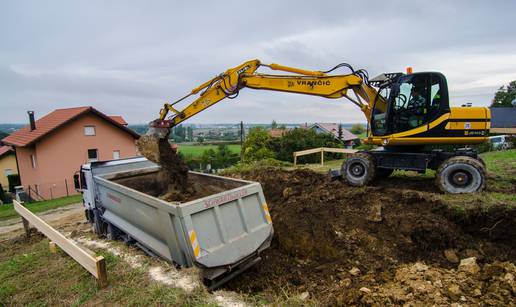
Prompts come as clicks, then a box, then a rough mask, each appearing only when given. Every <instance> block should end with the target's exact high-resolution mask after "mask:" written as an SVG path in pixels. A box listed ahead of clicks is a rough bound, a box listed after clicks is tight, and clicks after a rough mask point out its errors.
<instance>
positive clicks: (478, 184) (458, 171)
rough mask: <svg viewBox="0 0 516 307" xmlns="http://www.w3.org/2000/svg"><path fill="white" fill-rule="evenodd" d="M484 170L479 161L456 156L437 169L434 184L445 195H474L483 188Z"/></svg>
mask: <svg viewBox="0 0 516 307" xmlns="http://www.w3.org/2000/svg"><path fill="white" fill-rule="evenodd" d="M485 173H486V171H485V168H484V166H483V164H482V162H480V161H479V160H476V159H474V158H472V157H468V156H456V157H452V158H449V159H447V160H445V161H444V162H443V163H442V164H441V165H440V166H439V168H438V169H437V175H436V184H437V186H438V187H439V189H440V190H441V191H443V192H445V193H451V194H459V193H476V192H481V191H482V190H483V189H484V188H485V185H486V183H485Z"/></svg>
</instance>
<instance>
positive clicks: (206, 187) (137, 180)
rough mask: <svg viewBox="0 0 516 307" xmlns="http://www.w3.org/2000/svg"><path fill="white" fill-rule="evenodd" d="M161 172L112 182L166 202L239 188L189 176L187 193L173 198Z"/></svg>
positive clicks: (217, 180) (226, 183) (220, 181)
mask: <svg viewBox="0 0 516 307" xmlns="http://www.w3.org/2000/svg"><path fill="white" fill-rule="evenodd" d="M161 176H163V172H155V173H150V174H145V175H139V176H131V177H128V178H122V179H115V180H114V181H115V182H117V183H119V184H121V185H124V186H126V187H129V188H131V189H135V190H137V191H140V192H143V193H145V194H149V195H151V196H154V197H159V198H161V199H164V200H166V201H182V202H186V201H191V200H195V199H199V198H202V197H206V196H209V195H213V194H217V193H220V192H223V191H227V190H230V189H233V188H236V187H239V186H241V185H242V184H241V183H239V182H233V181H228V180H219V179H217V178H215V177H213V178H212V177H206V176H202V175H197V174H189V175H188V181H187V185H188V187H189V191H190V192H188V193H183V194H181V199H177V198H174V197H173V195H171V194H168V192H169V189H168V187H167V186H164V185H163V184H162V182H163V181H162V179H161V178H162V177H161Z"/></svg>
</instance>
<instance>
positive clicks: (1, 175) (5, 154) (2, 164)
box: [0, 146, 18, 191]
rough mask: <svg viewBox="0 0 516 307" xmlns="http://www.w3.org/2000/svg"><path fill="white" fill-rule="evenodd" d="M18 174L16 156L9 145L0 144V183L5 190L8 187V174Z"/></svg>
mask: <svg viewBox="0 0 516 307" xmlns="http://www.w3.org/2000/svg"><path fill="white" fill-rule="evenodd" d="M14 174H18V167H17V165H16V156H15V154H14V150H13V148H12V147H11V146H0V184H2V188H3V189H4V190H5V191H7V190H8V189H9V181H8V180H7V176H8V175H14Z"/></svg>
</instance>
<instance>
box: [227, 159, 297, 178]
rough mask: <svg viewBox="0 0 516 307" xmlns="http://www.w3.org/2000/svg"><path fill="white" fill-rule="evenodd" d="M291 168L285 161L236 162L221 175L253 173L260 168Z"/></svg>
mask: <svg viewBox="0 0 516 307" xmlns="http://www.w3.org/2000/svg"><path fill="white" fill-rule="evenodd" d="M288 166H292V163H289V162H285V161H279V160H276V159H272V158H269V159H262V160H257V161H247V162H246V161H244V162H238V163H237V164H235V165H233V166H231V167H229V168H226V169H225V170H224V172H223V173H222V174H223V175H224V174H226V175H228V174H234V173H241V172H247V171H254V170H257V169H261V168H271V167H274V168H275V167H278V168H279V167H288Z"/></svg>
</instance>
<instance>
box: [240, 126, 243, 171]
mask: <svg viewBox="0 0 516 307" xmlns="http://www.w3.org/2000/svg"><path fill="white" fill-rule="evenodd" d="M242 161H244V122H243V121H240V162H242Z"/></svg>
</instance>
